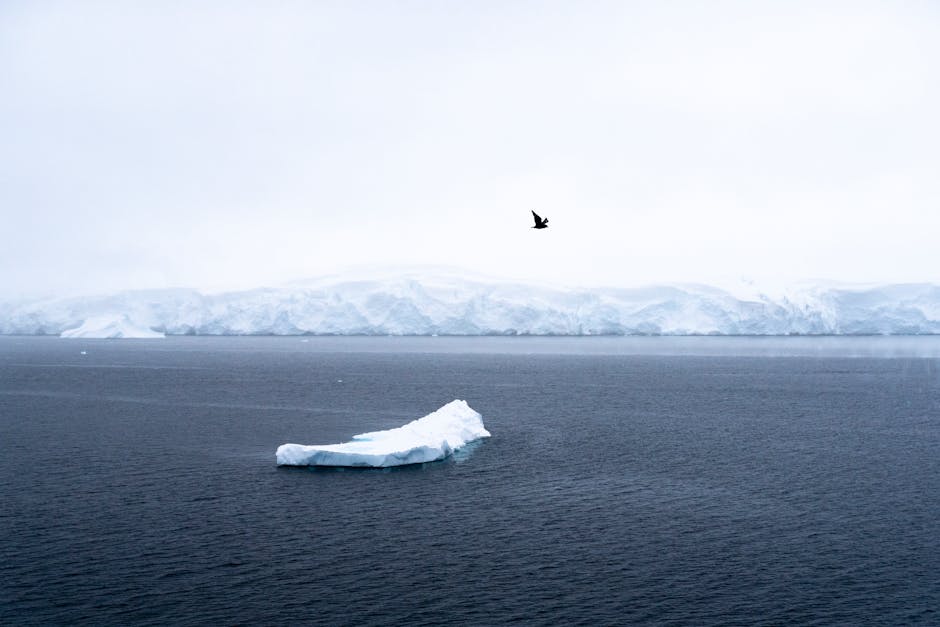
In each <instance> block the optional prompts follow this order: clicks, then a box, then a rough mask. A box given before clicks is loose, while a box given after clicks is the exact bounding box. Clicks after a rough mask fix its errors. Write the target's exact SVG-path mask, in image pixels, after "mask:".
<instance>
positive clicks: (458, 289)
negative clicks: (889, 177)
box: [0, 275, 940, 337]
mask: <svg viewBox="0 0 940 627" xmlns="http://www.w3.org/2000/svg"><path fill="white" fill-rule="evenodd" d="M108 320H112V321H115V324H120V325H121V326H122V328H137V329H141V330H142V333H152V334H154V335H159V334H161V333H163V334H166V335H194V334H195V335H303V334H313V335H657V334H661V335H790V334H832V335H868V334H877V335H908V334H937V333H940V286H938V285H933V284H896V285H884V286H872V287H840V286H832V285H808V286H803V287H800V288H795V289H791V290H788V291H786V292H782V293H781V294H779V295H774V296H769V295H767V294H764V293H761V292H758V291H753V290H750V291H749V293H746V294H734V293H732V292H731V291H729V290H724V289H719V288H716V287H709V286H704V285H654V286H648V287H637V288H592V289H586V288H585V289H581V288H560V287H552V286H536V285H531V284H525V283H518V282H517V283H513V282H501V281H489V280H467V279H463V278H459V277H452V276H407V275H406V276H397V277H383V278H380V279H360V280H344V279H338V278H334V279H323V280H314V281H309V282H304V283H296V284H291V285H289V286H286V287H279V288H259V289H253V290H244V291H232V292H223V293H206V292H200V291H197V290H189V289H167V290H140V291H125V292H120V293H116V294H112V295H105V296H97V297H83V298H64V299H43V300H31V301H18V302H12V301H11V302H0V334H24V335H59V334H63V333H64V334H66V335H69V334H70V333H71V334H74V333H72V332H73V330H75V329H81V328H83V326H84V327H85V328H88V325H89V324H90V322H89V321H93V326H94V327H95V328H105V327H107V326H108ZM83 336H84V337H90V335H87V334H86V335H83ZM125 337H126V335H125Z"/></svg>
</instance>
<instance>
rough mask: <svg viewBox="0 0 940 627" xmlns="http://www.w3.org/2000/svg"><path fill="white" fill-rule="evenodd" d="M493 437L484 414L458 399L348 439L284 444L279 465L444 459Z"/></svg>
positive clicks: (370, 464)
mask: <svg viewBox="0 0 940 627" xmlns="http://www.w3.org/2000/svg"><path fill="white" fill-rule="evenodd" d="M488 437H490V432H489V431H487V430H486V429H485V428H484V427H483V417H482V416H481V415H480V414H479V413H478V412H476V411H474V410H473V409H472V408H471V407H470V406H469V405H467V402H466V401H460V400H455V401H451V402H450V403H448V404H446V405H444V406H443V407H441V408H440V409H438V410H437V411H436V412H434V413H432V414H428V415H427V416H425V417H424V418H419V419H418V420H414V421H412V422H409V423H408V424H406V425H404V426H401V427H398V428H396V429H389V430H388V431H373V432H371V433H360V434H359V435H354V436H353V439H352V441H351V442H343V443H342V444H316V445H313V446H305V445H303V444H282V445H281V446H279V447H278V449H277V464H278V465H279V466H360V467H369V468H383V467H387V466H404V465H405V464H421V463H424V462H433V461H437V460H439V459H444V458H445V457H448V456H449V455H451V454H452V453H453V452H454V451H455V450H457V449H459V448H461V447H463V446H464V445H466V444H468V443H470V442H472V441H474V440H478V439H480V438H488Z"/></svg>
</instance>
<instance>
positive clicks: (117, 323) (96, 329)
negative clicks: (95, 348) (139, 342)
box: [59, 315, 165, 340]
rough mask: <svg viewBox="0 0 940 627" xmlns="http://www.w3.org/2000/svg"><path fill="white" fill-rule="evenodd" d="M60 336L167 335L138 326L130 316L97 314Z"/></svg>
mask: <svg viewBox="0 0 940 627" xmlns="http://www.w3.org/2000/svg"><path fill="white" fill-rule="evenodd" d="M59 337H65V338H73V339H89V338H94V339H108V340H114V339H130V338H133V339H152V338H161V337H165V336H164V334H163V333H160V332H159V331H154V330H152V329H148V328H146V327H142V326H138V325H136V324H134V323H133V322H131V320H130V318H128V317H127V316H126V315H125V316H120V317H118V318H114V317H113V316H96V317H93V318H88V319H87V320H85V321H84V322H83V323H82V324H81V326H78V327H76V328H74V329H68V330H66V331H63V332H62V334H61V335H60V336H59Z"/></svg>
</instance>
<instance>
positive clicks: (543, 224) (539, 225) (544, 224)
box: [532, 211, 548, 229]
mask: <svg viewBox="0 0 940 627" xmlns="http://www.w3.org/2000/svg"><path fill="white" fill-rule="evenodd" d="M532 217H533V218H535V226H533V227H532V228H533V229H547V228H548V218H544V219H543V218H541V217H540V216H539V214H537V213H535V212H534V211H533V212H532Z"/></svg>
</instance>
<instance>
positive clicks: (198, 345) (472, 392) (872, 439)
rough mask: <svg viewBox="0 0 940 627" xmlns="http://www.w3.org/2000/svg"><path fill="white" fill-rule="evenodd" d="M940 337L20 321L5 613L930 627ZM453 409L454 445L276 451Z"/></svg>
mask: <svg viewBox="0 0 940 627" xmlns="http://www.w3.org/2000/svg"><path fill="white" fill-rule="evenodd" d="M938 348H940V343H938V341H937V339H936V338H900V339H891V338H780V339H773V340H764V339H757V338H730V339H729V338H579V339H567V338H476V339H474V338H466V339H458V338H309V339H307V340H306V341H304V340H302V339H300V338H169V339H166V340H153V341H150V340H143V341H92V340H60V339H57V338H22V337H2V338H0V478H2V482H0V622H3V623H11V624H14V623H15V624H50V623H76V622H84V623H91V624H143V623H149V624H155V625H156V624H160V625H162V624H168V623H180V622H213V623H221V624H234V623H243V624H247V623H256V624H264V623H275V622H286V621H291V622H297V623H310V624H316V623H321V624H327V625H334V624H356V625H368V624H376V625H380V624H403V623H409V624H440V623H444V622H447V623H468V624H499V623H505V622H510V621H518V622H520V623H522V624H584V625H589V624H590V625H594V624H626V623H651V624H688V625H729V624H768V625H779V624H786V623H791V624H886V625H898V624H911V623H920V624H938V623H940V542H938V538H940V522H938V521H940V361H938V357H940V350H938ZM82 351H84V354H82ZM455 398H461V399H466V400H467V401H468V402H469V403H470V405H471V406H472V407H473V408H475V409H476V410H478V411H480V412H481V413H482V414H483V416H484V420H485V422H486V426H487V428H488V429H489V430H490V431H491V432H492V434H493V437H492V438H490V439H488V440H485V441H483V442H481V443H480V444H479V445H478V446H475V447H473V449H472V450H471V451H469V452H468V453H467V454H464V455H462V456H461V457H460V458H458V459H456V460H450V461H446V462H441V463H436V464H427V465H424V466H418V467H409V468H404V469H398V470H390V471H381V470H379V471H353V470H347V471H335V470H334V471H324V470H321V471H311V470H306V469H287V468H277V467H276V466H275V464H274V450H275V449H276V448H277V446H278V445H279V444H282V443H284V442H299V443H308V444H312V443H326V442H335V441H341V440H345V439H348V437H349V436H350V435H352V434H354V433H360V432H363V431H372V430H377V429H385V428H391V427H395V426H399V425H401V424H403V423H405V422H407V421H409V420H412V419H414V418H417V417H420V416H423V415H424V414H427V413H429V412H431V411H433V410H434V409H437V408H438V407H440V406H441V405H443V404H444V403H446V402H448V401H450V400H453V399H455Z"/></svg>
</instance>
